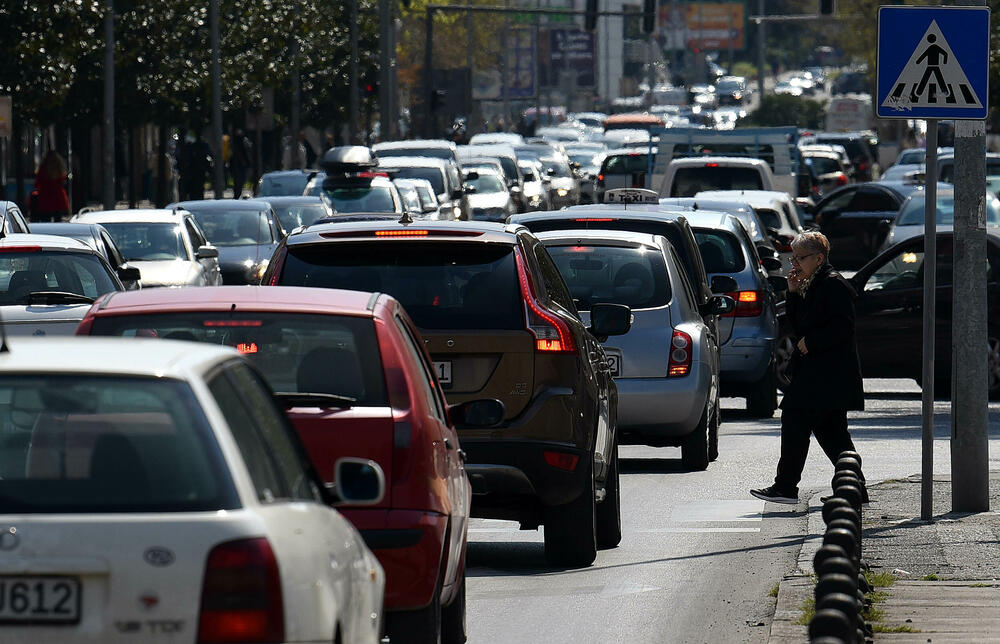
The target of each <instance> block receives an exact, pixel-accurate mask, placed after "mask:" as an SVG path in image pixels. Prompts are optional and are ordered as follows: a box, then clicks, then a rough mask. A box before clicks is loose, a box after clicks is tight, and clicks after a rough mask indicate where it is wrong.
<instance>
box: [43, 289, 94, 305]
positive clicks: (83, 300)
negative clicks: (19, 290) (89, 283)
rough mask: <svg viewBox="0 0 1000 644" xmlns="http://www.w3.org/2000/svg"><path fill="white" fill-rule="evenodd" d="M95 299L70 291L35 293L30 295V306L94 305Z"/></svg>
mask: <svg viewBox="0 0 1000 644" xmlns="http://www.w3.org/2000/svg"><path fill="white" fill-rule="evenodd" d="M93 303H94V298H92V297H87V296H86V295H80V294H79V293H70V292H68V291H34V292H33V293H28V304H93Z"/></svg>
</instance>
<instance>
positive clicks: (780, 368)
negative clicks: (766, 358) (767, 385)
mask: <svg viewBox="0 0 1000 644" xmlns="http://www.w3.org/2000/svg"><path fill="white" fill-rule="evenodd" d="M794 355H795V340H794V338H793V337H792V336H791V334H787V333H786V334H783V335H782V336H781V337H780V338H778V346H776V347H775V348H774V376H775V380H776V384H777V386H778V389H780V390H782V391H788V386H789V385H790V384H792V357H793V356H794Z"/></svg>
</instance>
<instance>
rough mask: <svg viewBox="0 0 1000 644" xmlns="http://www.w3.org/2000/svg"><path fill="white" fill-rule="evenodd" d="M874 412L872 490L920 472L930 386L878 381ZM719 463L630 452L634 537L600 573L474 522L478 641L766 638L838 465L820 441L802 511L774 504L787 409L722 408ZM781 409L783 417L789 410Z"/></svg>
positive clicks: (942, 418)
mask: <svg viewBox="0 0 1000 644" xmlns="http://www.w3.org/2000/svg"><path fill="white" fill-rule="evenodd" d="M865 388H866V390H867V391H868V392H869V395H868V399H867V403H866V404H867V409H866V411H865V412H859V413H856V414H852V419H851V427H852V433H853V435H854V437H855V443H856V444H857V446H858V451H859V452H860V453H861V455H862V457H863V458H864V460H865V471H866V476H867V477H868V479H869V480H871V481H880V480H886V479H890V478H900V477H904V476H908V475H910V474H915V473H919V472H920V390H919V389H918V388H917V386H916V384H915V383H913V382H912V381H906V380H868V381H866V382H865ZM723 404H724V407H725V408H726V410H725V413H724V416H723V425H722V434H721V436H720V456H719V460H718V461H716V462H715V463H712V464H711V466H710V467H709V469H708V470H707V471H705V472H686V471H684V470H683V469H682V468H681V465H680V450H679V449H677V448H652V447H645V446H622V448H621V459H622V462H621V471H622V477H621V481H622V522H623V532H624V538H623V540H622V543H621V545H620V546H619V547H618V548H616V549H613V550H607V551H602V552H600V553H599V554H598V557H597V561H596V562H595V563H594V565H593V566H591V567H589V568H585V569H579V570H560V569H553V568H551V567H549V566H547V564H546V562H545V559H544V555H543V546H542V533H541V531H519V530H518V529H517V525H516V524H513V523H509V522H504V521H487V520H475V521H473V522H472V525H471V529H470V534H469V552H468V564H469V568H468V591H467V592H468V611H469V613H468V630H469V641H470V642H472V643H485V642H489V643H490V644H496V643H507V642H511V643H535V642H538V643H543V642H544V643H546V644H549V643H557V642H567V643H572V644H589V643H591V642H595V643H596V642H602V643H603V642H631V643H639V642H650V643H652V642H657V643H662V642H684V643H688V642H691V643H700V642H705V643H712V644H717V643H720V642H766V641H767V637H768V632H769V628H770V620H771V616H772V614H773V611H774V605H773V601H774V600H772V599H771V598H770V597H769V596H768V591H769V590H770V589H771V588H772V587H773V586H774V585H775V583H776V582H777V581H778V580H779V579H781V577H782V576H783V575H784V574H786V573H788V572H790V571H792V570H793V569H794V568H795V564H796V557H797V555H798V551H799V546H800V544H801V542H802V539H803V537H804V535H805V533H806V518H805V512H804V510H805V507H806V505H805V504H806V502H808V500H809V498H810V496H812V495H813V494H815V493H818V492H822V491H824V490H826V489H829V480H830V476H831V475H832V467H831V466H830V464H829V462H828V461H826V458H825V456H824V455H823V453H822V451H821V450H820V449H819V447H818V446H817V445H816V444H815V442H814V443H813V446H812V448H811V451H810V456H809V460H808V462H807V464H806V470H805V472H804V475H803V481H802V483H801V484H800V500H801V503H800V505H798V506H782V505H775V504H765V503H764V502H763V501H759V500H757V499H754V498H753V497H751V496H750V495H749V494H748V493H747V490H748V489H749V488H751V487H759V486H763V485H767V484H769V483H770V482H771V480H772V478H773V476H774V466H775V463H776V462H777V458H778V446H779V442H778V427H779V420H778V418H779V416H778V413H776V414H775V417H774V418H773V419H771V420H769V421H758V420H752V419H749V418H747V417H746V415H745V413H743V412H742V411H741V410H742V404H743V401H742V400H740V399H726V400H724V401H723ZM948 409H949V406H948V403H947V402H945V401H939V402H938V403H937V406H936V414H937V417H936V430H935V437H936V441H935V469H936V470H937V472H939V473H946V472H949V471H950V467H949V442H948V438H949V436H950V432H951V429H950V419H949V417H948ZM779 413H780V412H779ZM990 421H991V428H992V430H993V431H992V432H991V453H992V454H994V455H995V458H994V460H993V461H992V462H991V465H992V468H993V469H1000V459H998V458H996V457H997V456H1000V405H998V404H991V405H990Z"/></svg>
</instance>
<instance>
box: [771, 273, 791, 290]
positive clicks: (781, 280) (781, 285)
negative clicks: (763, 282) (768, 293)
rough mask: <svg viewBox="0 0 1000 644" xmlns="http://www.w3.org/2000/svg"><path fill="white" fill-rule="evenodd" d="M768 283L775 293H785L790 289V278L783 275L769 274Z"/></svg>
mask: <svg viewBox="0 0 1000 644" xmlns="http://www.w3.org/2000/svg"><path fill="white" fill-rule="evenodd" d="M767 283H768V284H770V285H771V289H772V290H773V291H774V292H775V293H783V292H785V291H787V290H788V278H786V277H784V276H782V275H769V276H768V278H767Z"/></svg>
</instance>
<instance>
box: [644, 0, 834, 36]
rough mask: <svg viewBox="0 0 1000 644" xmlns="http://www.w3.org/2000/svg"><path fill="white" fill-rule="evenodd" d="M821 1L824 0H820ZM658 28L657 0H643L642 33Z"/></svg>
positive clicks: (648, 32)
mask: <svg viewBox="0 0 1000 644" xmlns="http://www.w3.org/2000/svg"><path fill="white" fill-rule="evenodd" d="M820 1H821V2H822V1H823V0H820ZM655 29H656V0H643V3H642V33H644V34H651V33H653V31H654V30H655Z"/></svg>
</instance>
